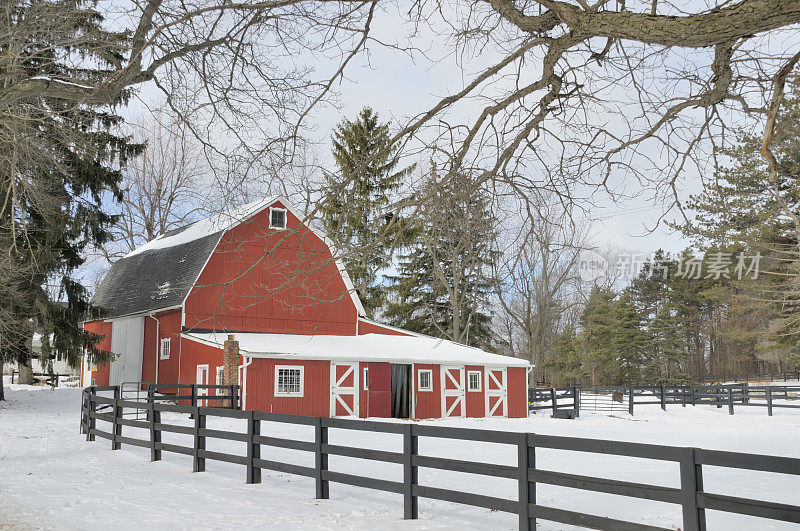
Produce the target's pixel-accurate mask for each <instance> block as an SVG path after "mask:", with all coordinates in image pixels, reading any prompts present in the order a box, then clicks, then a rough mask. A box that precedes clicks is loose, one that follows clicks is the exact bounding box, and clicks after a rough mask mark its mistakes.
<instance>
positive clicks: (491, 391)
mask: <svg viewBox="0 0 800 531" xmlns="http://www.w3.org/2000/svg"><path fill="white" fill-rule="evenodd" d="M484 381H485V382H486V393H485V394H486V416H487V417H507V416H508V391H507V385H508V384H507V379H506V369H505V367H503V368H501V369H493V368H491V367H486V378H484Z"/></svg>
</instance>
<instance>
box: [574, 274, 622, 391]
mask: <svg viewBox="0 0 800 531" xmlns="http://www.w3.org/2000/svg"><path fill="white" fill-rule="evenodd" d="M616 296H617V294H616V293H615V292H614V290H612V289H611V288H607V287H600V286H594V287H593V288H592V291H591V292H590V293H589V298H588V300H587V301H586V306H585V307H584V309H583V313H582V314H581V318H580V322H579V323H580V329H581V331H580V334H579V335H578V337H577V338H576V346H577V348H578V350H579V352H580V357H581V359H582V360H583V367H584V370H585V371H586V374H587V376H588V377H589V380H590V383H591V384H592V385H601V384H608V383H611V382H612V381H613V380H615V379H616V375H617V373H618V371H617V366H616V364H615V358H616V352H615V345H614V321H615V311H614V299H615V298H616Z"/></svg>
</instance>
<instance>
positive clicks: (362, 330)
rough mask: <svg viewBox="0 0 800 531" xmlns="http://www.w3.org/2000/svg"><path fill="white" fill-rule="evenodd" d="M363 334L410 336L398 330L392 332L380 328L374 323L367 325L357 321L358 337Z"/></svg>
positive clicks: (364, 322)
mask: <svg viewBox="0 0 800 531" xmlns="http://www.w3.org/2000/svg"><path fill="white" fill-rule="evenodd" d="M364 334H384V335H388V336H410V335H411V334H407V333H404V332H401V331H399V330H392V329H391V328H388V327H385V326H381V325H379V324H376V323H368V322H366V321H361V320H359V322H358V335H360V336H363V335H364Z"/></svg>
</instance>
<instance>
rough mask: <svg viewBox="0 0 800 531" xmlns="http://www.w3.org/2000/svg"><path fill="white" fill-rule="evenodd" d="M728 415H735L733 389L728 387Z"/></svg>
mask: <svg viewBox="0 0 800 531" xmlns="http://www.w3.org/2000/svg"><path fill="white" fill-rule="evenodd" d="M728 414H729V415H733V387H728Z"/></svg>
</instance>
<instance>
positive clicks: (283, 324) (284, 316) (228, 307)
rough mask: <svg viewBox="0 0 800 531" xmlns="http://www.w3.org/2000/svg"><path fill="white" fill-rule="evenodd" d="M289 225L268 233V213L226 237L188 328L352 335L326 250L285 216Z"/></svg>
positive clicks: (351, 319) (189, 310)
mask: <svg viewBox="0 0 800 531" xmlns="http://www.w3.org/2000/svg"><path fill="white" fill-rule="evenodd" d="M273 206H275V207H281V206H282V205H281V204H280V203H275V204H274V205H273ZM287 225H288V227H289V230H283V231H275V230H272V229H269V208H267V209H265V210H264V211H262V212H261V213H259V214H256V215H255V216H253V218H251V219H250V220H249V221H247V222H245V223H242V224H241V225H239V226H237V227H235V228H233V229H231V230H230V231H228V232H227V233H226V234H225V236H223V238H222V240H221V241H220V243H219V245H218V246H217V249H216V250H215V251H214V253H213V254H212V255H211V258H210V259H209V261H208V264H207V265H206V267H205V269H204V270H203V272H202V273H201V274H200V277H199V279H198V281H197V283H196V284H195V287H194V288H192V291H191V292H190V293H189V296H188V297H187V300H186V306H185V311H186V323H185V324H186V326H187V327H188V328H198V329H215V330H233V331H248V332H273V333H274V332H278V333H285V334H334V335H353V334H355V328H356V319H357V311H356V308H355V304H354V303H353V301H352V299H351V297H350V294H349V292H348V290H347V288H346V287H345V284H344V282H343V280H342V277H341V274H340V273H339V270H338V268H337V267H336V264H335V263H334V262H333V260H332V257H331V254H330V251H329V250H328V247H327V245H325V243H324V242H323V241H322V240H321V239H320V238H319V237H317V236H316V235H315V234H314V233H313V232H312V231H311V230H309V229H308V228H306V227H304V226H302V225H301V224H300V220H298V219H297V218H296V217H295V216H293V215H292V214H291V213H290V212H287Z"/></svg>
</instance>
